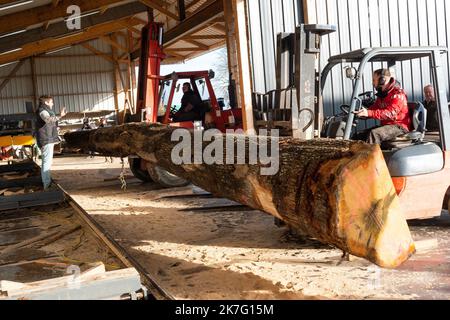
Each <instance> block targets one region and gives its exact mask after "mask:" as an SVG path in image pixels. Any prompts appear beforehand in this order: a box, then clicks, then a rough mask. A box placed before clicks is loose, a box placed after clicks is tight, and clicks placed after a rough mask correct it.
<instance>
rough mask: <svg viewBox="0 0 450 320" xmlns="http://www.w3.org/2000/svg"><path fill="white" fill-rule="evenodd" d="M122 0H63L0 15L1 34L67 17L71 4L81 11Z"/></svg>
mask: <svg viewBox="0 0 450 320" xmlns="http://www.w3.org/2000/svg"><path fill="white" fill-rule="evenodd" d="M117 2H120V1H118V0H96V1H91V0H76V1H75V0H61V1H60V2H59V3H58V5H57V6H56V7H54V6H53V4H51V3H50V4H48V5H45V6H39V7H36V8H32V9H29V10H25V11H19V12H16V13H11V14H8V15H4V16H0V34H6V33H9V32H13V31H18V30H23V29H26V28H27V27H29V26H32V25H35V24H40V23H45V22H47V21H51V20H54V19H58V18H61V17H67V16H68V14H67V8H68V7H69V6H71V5H77V6H79V7H80V9H81V12H89V11H94V10H98V9H100V8H101V7H103V6H108V5H111V4H114V3H117Z"/></svg>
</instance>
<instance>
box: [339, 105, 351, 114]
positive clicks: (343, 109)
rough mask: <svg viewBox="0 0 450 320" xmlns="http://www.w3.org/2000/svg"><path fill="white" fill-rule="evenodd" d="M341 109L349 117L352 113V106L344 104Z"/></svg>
mask: <svg viewBox="0 0 450 320" xmlns="http://www.w3.org/2000/svg"><path fill="white" fill-rule="evenodd" d="M339 109H341V111H342V112H343V113H344V114H345V115H348V114H349V113H350V106H349V105H348V104H343V105H341V106H340V107H339Z"/></svg>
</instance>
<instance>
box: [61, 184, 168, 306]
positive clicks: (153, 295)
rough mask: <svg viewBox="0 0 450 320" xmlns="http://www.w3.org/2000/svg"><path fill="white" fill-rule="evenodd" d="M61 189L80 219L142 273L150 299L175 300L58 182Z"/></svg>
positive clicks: (113, 250)
mask: <svg viewBox="0 0 450 320" xmlns="http://www.w3.org/2000/svg"><path fill="white" fill-rule="evenodd" d="M56 185H57V186H58V188H59V189H61V190H62V192H63V193H64V195H65V197H66V201H67V202H68V204H69V205H70V206H71V207H72V208H73V209H74V210H75V212H76V213H77V214H78V216H79V217H80V219H81V220H82V221H84V222H85V223H86V224H87V225H88V226H89V228H90V229H91V230H92V231H93V232H94V234H95V235H96V236H97V237H98V238H99V239H100V240H102V241H103V243H104V244H105V245H106V246H107V247H108V248H109V249H110V250H111V251H112V252H113V253H114V254H115V255H116V256H117V258H119V259H120V260H121V261H122V263H123V264H124V265H125V266H126V267H128V268H135V269H136V270H137V271H138V272H139V274H140V275H141V278H142V281H143V284H144V285H145V286H146V287H147V289H148V292H149V293H150V294H149V299H151V300H175V298H174V297H173V296H172V295H171V294H170V293H169V292H167V291H166V290H164V288H162V287H161V286H160V285H159V284H158V282H157V281H156V280H155V279H153V277H152V276H151V275H150V274H149V273H148V272H147V271H146V270H145V268H144V267H143V266H142V265H141V264H140V263H139V262H138V261H137V260H136V259H135V258H133V257H132V256H131V255H129V254H128V253H127V252H126V251H125V249H124V248H123V247H122V246H120V245H119V244H118V243H117V241H115V240H114V239H113V238H112V237H111V235H109V234H108V232H107V231H106V230H105V229H104V228H103V227H102V226H101V225H100V224H98V223H97V222H96V221H95V220H94V219H93V218H92V217H91V216H90V215H89V213H87V212H86V211H85V210H84V209H83V208H82V207H81V206H80V205H79V204H78V203H77V202H76V201H75V200H74V199H73V198H72V197H71V196H70V195H69V194H68V193H67V191H66V190H64V188H63V187H61V185H59V184H56Z"/></svg>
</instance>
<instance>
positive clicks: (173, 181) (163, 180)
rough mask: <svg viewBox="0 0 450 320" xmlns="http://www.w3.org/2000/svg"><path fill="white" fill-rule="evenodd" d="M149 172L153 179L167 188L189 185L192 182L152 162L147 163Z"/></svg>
mask: <svg viewBox="0 0 450 320" xmlns="http://www.w3.org/2000/svg"><path fill="white" fill-rule="evenodd" d="M147 168H148V173H149V175H150V177H151V178H152V180H153V181H155V182H156V183H158V184H160V185H161V186H163V187H166V188H176V187H184V186H187V185H188V184H189V183H190V182H189V181H187V180H184V179H182V178H179V177H177V176H176V175H174V174H172V173H170V172H168V171H166V170H164V169H163V168H161V167H158V166H154V165H151V164H148V165H147Z"/></svg>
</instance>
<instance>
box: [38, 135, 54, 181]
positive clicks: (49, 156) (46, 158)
mask: <svg viewBox="0 0 450 320" xmlns="http://www.w3.org/2000/svg"><path fill="white" fill-rule="evenodd" d="M54 147H55V145H54V144H53V143H50V144H46V145H45V146H43V147H42V148H41V153H42V155H41V158H42V165H41V176H42V184H43V185H44V189H48V188H49V187H50V185H51V183H52V176H51V173H50V169H51V167H52V164H53V149H54Z"/></svg>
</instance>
